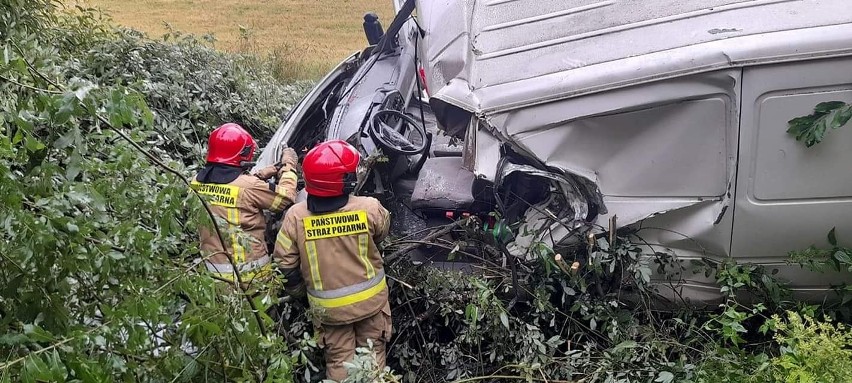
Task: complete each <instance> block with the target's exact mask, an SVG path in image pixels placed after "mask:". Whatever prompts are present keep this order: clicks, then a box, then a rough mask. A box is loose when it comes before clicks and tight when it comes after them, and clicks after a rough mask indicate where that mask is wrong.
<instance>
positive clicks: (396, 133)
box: [369, 109, 427, 156]
mask: <svg viewBox="0 0 852 383" xmlns="http://www.w3.org/2000/svg"><path fill="white" fill-rule="evenodd" d="M387 117H391V118H393V117H395V118H398V119H399V127H398V128H394V127H392V126H390V125H388V124H387V123H385V119H386V118H387ZM406 126H410V127H412V128H413V129H412V131H414V132H417V134H418V135H419V136H420V143H419V144H417V145H415V144H413V143H412V142H411V141H410V140H409V139H408V138H407V137H405V136H404V135H403V132H405V131H406V129H405V128H406ZM369 132H370V136H372V137H373V140H375V141H376V144H378V145H379V146H380V147H381V148H382V149H384V150H386V151H388V152H391V153H396V154H401V155H404V156H412V155H415V154H419V153H422V152H423V151H424V150H426V145H427V139H426V127H424V126H421V125H420V124H418V123H417V121H415V120H414V119H413V118H411V116H409V115H407V114H405V113H402V112H400V111H398V110H393V109H382V110H380V111H378V112H376V114H374V115H373V118H372V120H371V121H370V129H369Z"/></svg>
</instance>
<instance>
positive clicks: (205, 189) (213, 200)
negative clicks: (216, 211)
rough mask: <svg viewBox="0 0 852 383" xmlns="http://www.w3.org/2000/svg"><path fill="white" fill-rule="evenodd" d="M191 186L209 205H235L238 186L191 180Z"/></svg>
mask: <svg viewBox="0 0 852 383" xmlns="http://www.w3.org/2000/svg"><path fill="white" fill-rule="evenodd" d="M192 188H193V189H195V191H197V192H198V194H201V195H202V196H204V197H206V198H207V202H208V203H210V204H211V205H216V206H224V207H237V196H239V194H240V188H239V187H237V186H234V185H219V184H204V183H201V182H198V181H192Z"/></svg>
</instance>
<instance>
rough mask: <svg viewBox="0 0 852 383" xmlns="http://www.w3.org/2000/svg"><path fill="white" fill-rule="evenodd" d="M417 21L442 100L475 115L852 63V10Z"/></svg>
mask: <svg viewBox="0 0 852 383" xmlns="http://www.w3.org/2000/svg"><path fill="white" fill-rule="evenodd" d="M417 12H418V19H419V21H420V23H421V26H422V27H423V28H424V29H426V36H425V37H424V39H423V47H422V50H421V52H423V55H424V61H425V65H426V67H427V71H428V75H429V77H428V83H429V85H430V86H429V90H430V93H431V94H432V96H433V97H436V98H439V99H442V100H444V101H446V102H449V103H451V104H454V105H457V106H460V107H462V108H464V109H467V110H469V111H472V112H495V111H501V110H507V109H515V108H519V107H523V106H527V105H531V104H538V103H543V102H548V101H552V100H556V99H563V98H568V97H575V96H578V95H583V94H588V93H593V92H599V91H604V90H608V89H613V88H620V87H626V86H630V85H635V84H639V83H644V82H650V81H655V80H659V79H664V78H671V77H676V76H682V75H686V74H691V73H698V72H705V71H711V70H717V69H724V68H730V67H741V66H747V65H754V64H762V63H772V62H784V61H795V60H805V59H813V58H823V57H833V56H845V55H850V54H852V8H850V0H598V1H594V0H480V1H469V0H446V1H431V0H429V1H426V0H421V1H418V8H417Z"/></svg>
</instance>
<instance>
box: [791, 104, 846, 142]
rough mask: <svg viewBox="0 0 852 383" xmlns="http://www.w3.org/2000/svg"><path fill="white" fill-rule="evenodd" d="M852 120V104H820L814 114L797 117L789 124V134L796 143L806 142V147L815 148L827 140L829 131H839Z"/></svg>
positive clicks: (815, 108)
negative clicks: (826, 135) (838, 129)
mask: <svg viewBox="0 0 852 383" xmlns="http://www.w3.org/2000/svg"><path fill="white" fill-rule="evenodd" d="M850 119H852V104H848V103H845V102H842V101H829V102H822V103H819V104H818V105H817V106H816V107H814V112H813V114H810V115H808V116H802V117H797V118H794V119H792V120H790V121H789V122H788V123H787V124H788V125H789V128H788V129H787V133H789V134H791V135H793V136H794V137H796V141H804V142H805V146H807V147H809V148H810V147H811V146H814V145H816V144H818V143H820V142H822V140H823V139H824V138H825V134H826V133H827V132H828V130H829V129H837V128H840V127H841V126H843V125H846V123H848V122H849V120H850Z"/></svg>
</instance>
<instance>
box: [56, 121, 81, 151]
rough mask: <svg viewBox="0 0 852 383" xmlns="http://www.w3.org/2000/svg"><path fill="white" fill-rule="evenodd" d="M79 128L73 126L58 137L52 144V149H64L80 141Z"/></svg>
mask: <svg viewBox="0 0 852 383" xmlns="http://www.w3.org/2000/svg"><path fill="white" fill-rule="evenodd" d="M80 138H81V137H80V128H78V127H77V126H74V127H73V128H71V129H69V130H68V131H67V132H66V133H65V134H63V135H62V136H60V137H59V138H58V139H56V141H54V142H53V147H54V148H56V149H65V148H67V147H68V146H69V145H71V144H73V143H75V142H79V141H80Z"/></svg>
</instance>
